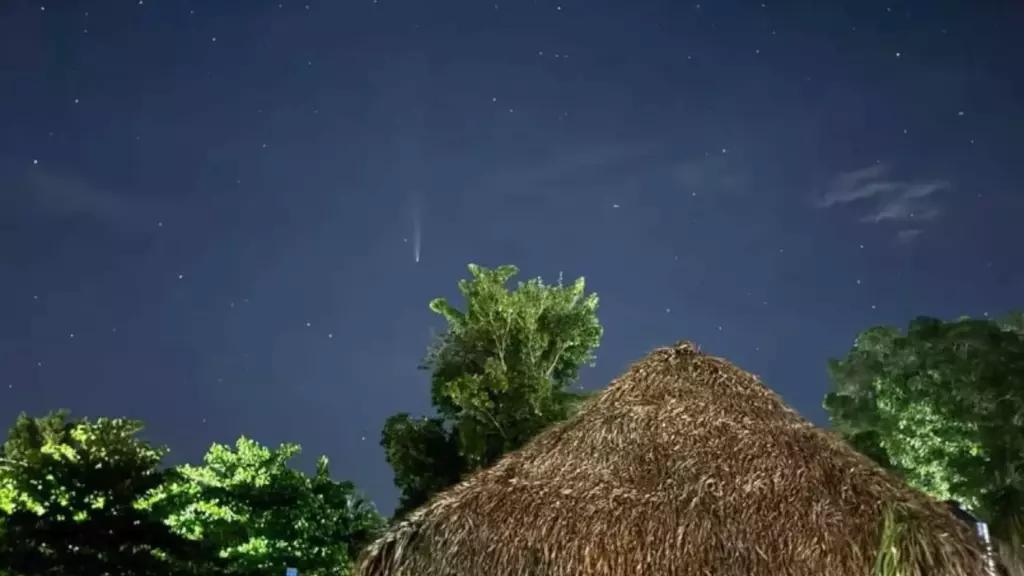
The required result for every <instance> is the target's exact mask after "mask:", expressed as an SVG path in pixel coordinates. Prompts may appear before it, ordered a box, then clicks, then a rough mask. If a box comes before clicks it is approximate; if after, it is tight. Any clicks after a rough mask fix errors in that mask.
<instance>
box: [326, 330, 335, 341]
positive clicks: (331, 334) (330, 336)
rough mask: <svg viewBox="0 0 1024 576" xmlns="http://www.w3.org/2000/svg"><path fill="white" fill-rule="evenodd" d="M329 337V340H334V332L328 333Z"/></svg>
mask: <svg viewBox="0 0 1024 576" xmlns="http://www.w3.org/2000/svg"><path fill="white" fill-rule="evenodd" d="M327 339H328V340H334V332H328V333H327Z"/></svg>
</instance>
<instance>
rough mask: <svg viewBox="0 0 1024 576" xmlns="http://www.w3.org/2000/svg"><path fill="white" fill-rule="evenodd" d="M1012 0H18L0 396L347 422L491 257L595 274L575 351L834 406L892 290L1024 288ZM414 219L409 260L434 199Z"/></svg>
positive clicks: (388, 499)
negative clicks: (690, 360)
mask: <svg viewBox="0 0 1024 576" xmlns="http://www.w3.org/2000/svg"><path fill="white" fill-rule="evenodd" d="M1021 30H1024V5H1022V4H1020V3H1019V2H1010V1H1006V2H994V1H993V2H935V1H919V2H897V1H893V2H873V1H862V0H858V1H851V2H843V3H841V2H823V1H806V2H768V3H766V4H761V3H760V2H756V1H755V2H731V1H715V0H705V1H703V2H701V3H699V4H697V3H694V2H680V1H655V0H635V1H634V0H630V1H628V2H627V1H623V0H619V1H614V2H613V1H609V0H587V1H583V0H551V1H548V0H516V1H508V0H505V1H499V2H498V3H494V2H491V1H486V2H484V1H468V0H461V1H459V0H436V1H435V0H432V1H430V2H423V1H416V0H378V1H376V2H375V1H374V0H358V1H357V0H338V1H331V2H328V1H324V0H319V1H318V0H308V1H301V0H300V1H284V0H282V1H281V2H280V3H279V2H278V1H276V0H270V1H264V0H246V1H244V2H243V1H241V0H239V1H222V2H210V1H205V2H199V1H194V2H188V1H184V0H179V1H171V0H144V2H137V1H136V0H131V1H128V0H124V1H105V2H100V1H94V2H86V1H71V0H60V1H58V0H51V1H45V0H44V1H41V2H40V1H33V2H26V1H22V0H8V1H5V2H3V3H2V4H0V79H2V82H0V423H2V425H3V426H5V427H6V426H8V425H9V424H10V423H11V422H12V421H13V418H14V417H15V415H16V414H17V413H18V412H20V411H23V410H24V411H28V412H30V413H34V414H41V413H43V412H45V411H47V410H49V409H53V408H58V407H66V408H70V409H71V410H72V411H73V413H74V414H76V415H80V416H101V415H107V416H130V417H136V418H141V419H144V420H145V421H146V422H147V423H148V430H149V432H148V434H149V436H150V437H151V438H152V439H153V440H155V441H158V442H160V443H166V444H168V445H169V446H170V447H171V448H172V450H173V452H172V459H173V460H174V461H181V460H185V459H188V460H196V459H198V458H199V457H200V455H201V454H202V453H203V451H204V450H205V449H206V448H207V447H208V445H209V444H210V443H211V442H213V441H221V442H223V441H232V440H233V439H234V438H235V437H237V436H238V435H240V434H247V435H250V436H253V437H255V438H256V439H258V440H260V441H262V442H266V443H272V444H276V443H278V442H283V441H294V442H298V443H301V444H302V445H303V447H304V449H305V454H304V457H303V458H304V461H306V462H309V461H310V460H311V459H312V458H313V457H315V456H316V455H317V454H319V453H326V454H327V455H328V456H330V457H331V458H332V462H333V463H334V472H335V474H336V475H337V476H339V477H345V478H350V479H352V480H354V481H355V482H357V484H358V485H359V486H360V487H361V488H363V489H364V490H365V491H366V492H368V494H369V495H370V496H371V497H372V498H373V499H374V500H375V501H376V502H377V503H378V505H379V506H380V507H381V508H382V509H383V510H385V511H390V510H391V508H392V507H393V505H394V498H395V490H394V489H393V487H392V483H391V472H390V469H389V468H388V467H387V465H386V463H385V462H384V459H383V454H382V451H381V449H380V448H379V446H378V438H379V430H380V427H381V425H382V423H383V421H384V419H385V418H386V417H387V416H388V415H390V414H392V413H394V412H397V411H410V412H413V413H423V412H426V411H428V410H429V389H428V384H427V378H426V376H427V375H426V374H425V373H423V372H420V371H417V370H416V366H417V363H418V361H419V360H420V359H421V357H422V355H423V352H424V351H425V348H426V346H427V344H428V343H429V338H430V334H431V329H434V330H437V329H439V328H440V327H441V326H442V324H441V323H440V321H439V318H437V317H435V316H434V315H433V314H432V313H431V312H430V311H429V310H428V308H427V303H428V301H429V300H430V299H431V298H433V297H436V296H448V297H455V296H456V295H457V292H456V282H457V281H458V280H459V279H460V278H462V277H464V276H465V275H466V271H465V266H466V264H467V263H469V262H476V263H480V264H483V265H489V266H491V265H498V264H504V263H513V264H516V265H518V266H519V267H520V269H521V271H522V275H523V276H524V277H533V276H542V277H544V278H545V279H547V280H551V281H554V280H555V279H556V278H557V276H558V274H559V273H560V272H562V273H564V275H565V277H566V278H569V279H571V278H575V277H577V276H580V275H583V276H585V277H586V278H587V281H588V287H589V288H590V289H591V290H594V291H596V292H597V293H598V294H599V295H600V297H601V308H600V317H601V320H602V322H603V324H604V326H605V338H604V341H603V343H602V346H601V348H600V349H599V350H598V364H597V367H596V368H595V369H592V370H588V371H586V372H584V374H583V378H582V383H583V385H584V386H585V387H587V388H597V387H600V386H603V385H605V384H606V383H607V382H608V381H609V380H610V379H611V378H612V377H614V376H615V375H617V374H618V373H620V372H621V371H622V370H623V369H624V368H625V367H626V366H627V364H628V363H630V362H631V361H633V360H636V359H638V358H639V357H641V356H642V355H643V354H645V353H646V352H647V351H648V350H650V349H651V348H653V347H655V346H659V345H665V344H670V343H672V342H674V341H676V340H678V339H684V338H685V339H690V340H694V341H696V342H698V343H699V344H701V345H702V346H703V347H704V348H705V349H706V350H709V351H711V352H712V353H715V354H717V355H721V356H725V357H728V358H729V359H731V360H733V361H734V362H736V363H738V364H739V365H741V366H742V367H744V368H746V369H748V370H750V371H753V372H755V373H757V374H759V375H761V376H762V377H763V378H764V379H765V380H766V382H767V383H768V384H769V385H770V386H771V387H773V388H774V389H776V390H777V391H779V392H780V393H781V394H782V395H783V396H784V397H785V399H786V400H788V401H789V402H790V403H791V404H793V405H794V406H795V407H796V408H797V409H798V410H800V411H801V412H802V413H803V414H805V415H807V416H808V417H810V418H812V419H813V420H815V421H817V422H820V423H823V422H824V415H823V412H822V410H821V408H820V403H821V398H822V396H823V395H824V394H825V392H826V391H827V388H828V381H827V377H826V373H825V365H826V360H827V359H828V358H829V357H835V356H838V355H841V354H843V353H844V352H845V351H847V350H848V348H849V346H850V345H851V343H852V340H853V338H854V337H855V335H856V334H857V333H858V332H860V331H861V330H864V329H866V328H868V327H871V326H874V325H878V324H896V325H900V326H903V325H905V323H906V322H907V321H908V320H910V319H911V318H912V317H913V316H915V315H921V314H924V315H934V316H940V317H946V318H949V317H955V316H958V315H962V314H968V315H972V316H980V315H982V314H985V313H988V314H990V315H993V316H994V315H997V314H1001V313H1004V312H1007V311H1009V310H1011V309H1013V308H1015V307H1019V306H1020V305H1021V303H1022V301H1021V294H1022V288H1024V274H1022V273H1021V269H1022V268H1021V267H1022V264H1024V258H1022V256H1021V246H1022V245H1024V244H1022V242H1021V240H1020V236H1021V233H1020V226H1021V214H1024V197H1022V193H1024V190H1022V184H1024V161H1022V160H1024V66H1022V65H1021V55H1022V54H1024V35H1022V34H1021ZM415 219H419V221H420V223H421V228H420V232H421V234H420V237H419V240H420V242H421V246H420V248H421V259H420V261H419V262H418V263H417V262H415V261H414V255H413V251H414V248H413V244H414V243H415V242H416V238H415V235H416V233H415V231H414V224H413V221H414V220H415Z"/></svg>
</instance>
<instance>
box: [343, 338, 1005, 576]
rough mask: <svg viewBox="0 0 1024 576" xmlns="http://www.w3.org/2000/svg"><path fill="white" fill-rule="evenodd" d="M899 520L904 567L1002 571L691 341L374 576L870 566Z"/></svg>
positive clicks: (468, 495) (952, 521)
mask: <svg viewBox="0 0 1024 576" xmlns="http://www.w3.org/2000/svg"><path fill="white" fill-rule="evenodd" d="M893 518H897V519H899V523H898V524H892V522H887V521H886V520H887V519H888V520H890V521H891V520H892V519H893ZM887 524H892V525H891V526H890V528H892V527H897V528H900V531H899V532H898V533H896V536H897V538H896V539H895V541H894V544H893V545H892V546H890V547H889V552H893V551H895V552H896V554H897V556H898V558H899V560H900V564H901V565H902V566H903V567H904V570H905V571H903V572H902V574H904V575H906V576H918V575H925V574H927V575H929V576H954V575H955V576H975V575H977V576H982V575H984V574H985V572H984V568H983V566H984V564H983V561H982V552H981V550H980V545H979V542H978V540H977V539H976V538H975V536H974V535H973V533H972V531H971V529H970V527H969V526H967V525H966V524H964V523H962V522H960V521H959V520H958V519H956V518H954V517H953V515H952V514H951V513H950V512H949V511H948V509H947V508H946V507H945V506H944V505H943V504H942V503H939V502H937V501H933V500H931V499H930V498H928V497H926V496H924V495H923V494H921V493H919V492H917V491H914V490H912V489H911V488H909V487H907V486H906V485H905V484H903V483H902V482H901V481H900V480H899V479H897V478H896V477H894V476H892V475H890V474H889V473H887V472H885V471H884V470H882V469H881V468H879V467H878V466H876V465H875V464H874V463H873V462H871V461H870V460H868V459H867V458H865V457H864V456H861V455H860V454H858V453H857V452H855V451H854V450H853V449H852V448H850V447H849V446H847V445H846V444H845V443H843V442H842V441H841V440H840V439H838V438H837V437H835V436H833V435H832V434H831V433H829V432H826V431H824V430H821V429H819V428H816V427H815V426H813V425H812V424H810V423H809V422H807V421H806V420H804V419H803V418H801V417H800V416H799V415H798V414H797V413H796V412H795V411H793V410H792V409H791V408H789V407H788V406H786V404H785V403H783V401H782V400H781V398H779V396H777V395H776V394H775V393H773V392H772V391H770V390H769V389H768V388H766V387H765V386H764V385H763V384H761V382H760V381H759V380H758V379H757V377H755V376H753V375H751V374H749V373H747V372H744V371H742V370H740V369H739V368H736V367H735V366H733V365H732V364H730V363H729V362H727V361H725V360H723V359H720V358H714V357H711V356H707V355H705V354H703V353H701V352H700V351H699V350H698V349H697V348H696V347H695V346H694V345H693V344H691V343H688V342H680V343H678V344H676V345H675V346H673V347H670V348H662V349H658V350H655V351H654V352H652V353H651V354H650V355H648V356H647V357H646V358H645V359H643V360H642V361H640V362H638V363H636V364H634V365H633V366H632V367H631V368H630V370H629V371H628V372H627V373H626V374H625V375H623V376H622V377H620V378H619V379H617V380H615V381H614V382H612V384H611V385H610V386H609V387H608V389H607V390H605V391H604V392H602V393H601V394H600V395H598V396H597V397H595V398H594V399H592V400H591V401H590V402H588V403H587V404H586V405H585V406H584V407H583V409H582V410H581V411H580V412H579V413H578V414H577V415H576V416H575V417H573V418H571V419H570V420H568V421H566V422H564V423H563V424H561V425H558V426H555V427H552V428H550V429H548V430H546V431H544V432H543V433H541V434H540V435H539V436H537V437H536V438H535V439H534V440H533V441H531V442H530V443H529V444H527V445H526V446H525V447H523V448H522V449H520V450H518V451H517V452H514V453H511V454H509V455H507V456H506V457H505V458H503V459H502V460H500V461H499V462H498V463H497V464H495V465H494V466H493V467H491V468H489V469H487V470H483V471H481V472H479V473H477V474H475V475H473V476H471V477H469V478H468V479H466V480H465V481H463V482H462V483H460V484H458V485H456V486H454V487H453V488H451V489H449V490H448V491H446V492H444V493H442V494H440V495H438V496H437V497H435V498H434V500H432V501H431V502H430V503H428V504H426V505H425V506H423V507H422V508H420V509H419V510H417V511H415V512H413V513H412V514H410V515H409V516H408V517H407V518H406V519H405V520H404V521H402V522H400V523H399V524H397V525H396V526H394V527H393V528H392V529H391V530H389V531H388V532H387V533H386V534H385V535H384V536H383V537H382V538H380V539H379V540H378V541H377V542H375V543H374V544H372V545H371V546H370V547H369V548H368V549H367V550H366V551H365V552H364V554H363V555H362V557H361V559H360V563H359V567H358V574H359V575H360V576H563V575H564V576H570V575H572V576H576V575H590V576H606V575H608V576H611V575H616V576H623V575H637V576H639V575H652V576H653V575H659V576H661V575H672V576H689V575H694V576H696V575H701V576H705V575H771V576H784V575H815V576H833V575H835V576H840V575H841V576H850V575H868V574H875V573H876V568H875V562H876V558H877V557H878V556H879V549H880V544H881V542H882V538H883V526H884V525H887ZM887 534H888V535H889V536H891V535H892V534H890V533H888V532H887ZM887 541H891V540H888V539H887ZM886 556H887V557H890V558H891V557H892V554H887V555H886Z"/></svg>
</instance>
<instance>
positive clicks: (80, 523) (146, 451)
mask: <svg viewBox="0 0 1024 576" xmlns="http://www.w3.org/2000/svg"><path fill="white" fill-rule="evenodd" d="M141 430H142V424H141V423H140V422H138V421H135V420H125V419H119V418H115V419H110V418H99V419H97V420H96V421H95V422H90V421H88V420H85V419H83V420H78V421H71V420H69V419H68V414H67V412H63V411H61V412H53V413H51V414H48V415H46V416H44V417H42V418H31V417H29V416H27V415H24V414H22V415H21V416H19V417H18V419H17V421H16V422H15V423H14V426H13V427H12V428H11V429H10V431H9V433H8V436H7V440H6V441H5V442H4V444H3V450H2V455H0V558H4V559H5V563H6V564H8V567H9V568H10V570H11V573H12V574H19V575H21V574H25V575H30V574H32V575H34V574H63V575H71V576H73V575H83V576H84V575H88V576H92V575H102V574H118V575H126V576H132V575H151V574H152V575H156V574H170V573H184V572H187V570H186V565H185V564H187V562H186V563H183V564H176V563H175V558H176V557H179V558H187V557H190V556H192V554H193V553H194V550H192V547H191V546H190V545H189V543H188V542H187V541H185V540H183V539H181V538H178V537H177V536H175V535H174V534H173V533H172V532H171V531H170V530H169V529H168V527H167V526H166V525H164V524H163V523H162V522H160V520H159V519H158V518H154V517H153V516H151V515H150V514H147V513H145V512H143V511H140V510H138V509H136V507H135V503H136V500H137V498H139V497H140V496H141V495H142V494H144V493H146V492H147V491H148V490H150V489H153V488H155V487H157V486H159V485H160V483H161V482H162V481H163V473H162V472H161V471H160V470H159V465H160V461H161V459H162V457H163V455H164V452H165V450H164V449H163V448H158V447H154V446H152V445H150V444H148V443H147V442H145V441H143V440H141V439H139V438H138V436H137V435H138V433H139V432H140V431H141Z"/></svg>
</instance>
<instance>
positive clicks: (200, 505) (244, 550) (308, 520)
mask: <svg viewBox="0 0 1024 576" xmlns="http://www.w3.org/2000/svg"><path fill="white" fill-rule="evenodd" d="M299 450H300V448H299V446H297V445H294V444H284V445H281V446H280V447H278V448H277V449H270V448H267V447H265V446H262V445H260V444H259V443H257V442H255V441H254V440H251V439H248V438H244V437H243V438H239V439H238V441H237V442H236V443H235V446H234V447H233V448H232V447H231V446H226V445H222V444H214V445H213V446H212V447H211V448H210V450H209V451H208V452H207V454H206V456H205V458H204V460H203V465H201V466H192V465H183V466H180V467H178V468H177V469H176V471H175V474H174V475H173V477H172V478H171V479H170V480H169V481H168V482H166V483H164V484H163V485H161V486H159V487H157V488H156V489H155V490H153V491H152V492H151V493H150V494H149V495H148V496H147V498H145V500H144V501H143V502H142V503H141V506H142V507H144V508H146V509H151V510H155V511H158V512H159V513H160V515H161V516H162V517H164V518H165V521H166V522H167V524H168V525H169V526H170V527H171V528H172V530H173V531H174V532H175V533H176V534H178V535H180V536H182V537H184V538H187V539H189V540H192V541H195V542H200V543H202V545H203V546H204V548H206V549H207V550H208V551H209V552H210V553H211V554H212V555H214V556H216V557H217V558H218V572H219V573H222V574H231V575H250V574H252V575H256V574H283V573H284V570H285V568H286V567H295V568H298V569H299V572H300V574H304V575H305V574H308V575H309V576H327V575H338V576H342V575H346V574H348V573H349V571H350V569H351V565H352V563H353V562H354V560H355V558H356V555H357V554H358V552H359V550H360V549H361V548H362V546H364V545H365V544H367V543H368V542H369V541H370V540H372V538H373V537H375V536H376V534H377V533H378V531H379V530H380V529H381V528H382V527H383V520H382V519H381V517H380V516H379V515H378V514H377V512H376V510H375V509H374V508H373V506H372V505H371V504H369V503H368V502H367V501H366V500H365V499H364V498H363V497H362V496H361V495H359V494H357V493H356V490H355V487H354V486H353V485H352V484H351V483H349V482H335V481H333V480H331V478H330V475H329V470H328V463H327V458H326V457H321V458H320V459H319V461H318V463H317V470H316V473H315V474H314V475H313V476H312V477H309V476H307V475H305V474H303V473H302V472H299V471H297V470H294V469H292V468H290V467H289V465H288V462H289V461H290V460H291V459H292V458H293V457H294V456H295V455H297V454H298V453H299Z"/></svg>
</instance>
